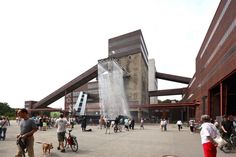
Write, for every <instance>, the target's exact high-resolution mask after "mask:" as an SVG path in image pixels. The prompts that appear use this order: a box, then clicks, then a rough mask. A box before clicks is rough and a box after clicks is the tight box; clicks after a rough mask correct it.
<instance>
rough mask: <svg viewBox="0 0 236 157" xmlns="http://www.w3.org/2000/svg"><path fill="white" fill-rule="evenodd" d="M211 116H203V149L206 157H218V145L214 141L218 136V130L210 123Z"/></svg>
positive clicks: (201, 134) (201, 132) (201, 133)
mask: <svg viewBox="0 0 236 157" xmlns="http://www.w3.org/2000/svg"><path fill="white" fill-rule="evenodd" d="M210 120H211V119H210V116H209V115H202V116H201V121H202V125H201V128H202V129H201V131H200V136H201V143H202V147H203V152H204V157H216V154H217V150H216V147H217V143H216V142H215V141H214V138H216V136H217V135H218V132H217V128H216V127H215V125H214V124H212V123H211V122H210Z"/></svg>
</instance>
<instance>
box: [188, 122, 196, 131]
mask: <svg viewBox="0 0 236 157" xmlns="http://www.w3.org/2000/svg"><path fill="white" fill-rule="evenodd" d="M194 123H195V120H193V119H191V120H190V121H189V128H190V133H191V134H193V133H194V131H195V130H194Z"/></svg>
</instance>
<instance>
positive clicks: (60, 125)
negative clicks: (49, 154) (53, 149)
mask: <svg viewBox="0 0 236 157" xmlns="http://www.w3.org/2000/svg"><path fill="white" fill-rule="evenodd" d="M63 118H64V115H63V114H61V115H60V117H59V118H58V119H57V120H56V122H55V127H57V139H58V142H59V145H58V147H57V149H58V150H61V152H65V147H64V140H65V134H66V127H67V126H69V123H68V122H67V120H66V119H63Z"/></svg>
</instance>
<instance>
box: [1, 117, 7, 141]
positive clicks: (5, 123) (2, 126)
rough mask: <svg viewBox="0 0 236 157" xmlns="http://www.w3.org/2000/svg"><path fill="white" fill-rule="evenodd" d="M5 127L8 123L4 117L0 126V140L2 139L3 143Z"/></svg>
mask: <svg viewBox="0 0 236 157" xmlns="http://www.w3.org/2000/svg"><path fill="white" fill-rule="evenodd" d="M7 126H9V122H8V120H7V118H6V117H3V118H2V121H1V124H0V127H1V128H2V133H1V134H0V138H2V140H3V141H5V138H6V133H7Z"/></svg>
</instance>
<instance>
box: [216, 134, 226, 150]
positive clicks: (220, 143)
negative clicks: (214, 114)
mask: <svg viewBox="0 0 236 157" xmlns="http://www.w3.org/2000/svg"><path fill="white" fill-rule="evenodd" d="M214 141H215V142H216V143H217V144H218V147H219V148H221V147H223V146H224V145H226V144H227V142H226V141H225V140H224V139H223V138H222V137H221V136H219V135H217V136H216V138H214Z"/></svg>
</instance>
